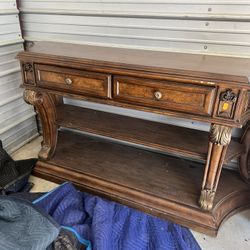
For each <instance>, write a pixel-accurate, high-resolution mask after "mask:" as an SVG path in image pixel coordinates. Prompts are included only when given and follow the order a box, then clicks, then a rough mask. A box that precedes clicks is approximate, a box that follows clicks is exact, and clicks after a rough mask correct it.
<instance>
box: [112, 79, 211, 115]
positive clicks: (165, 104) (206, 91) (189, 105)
mask: <svg viewBox="0 0 250 250" xmlns="http://www.w3.org/2000/svg"><path fill="white" fill-rule="evenodd" d="M113 93H114V96H113V98H114V100H117V101H121V102H126V103H132V104H138V105H143V106H148V107H155V108H161V109H166V110H173V111H174V110H177V111H182V112H187V113H194V114H201V115H211V113H212V108H213V103H214V99H215V87H213V86H203V85H202V86H201V85H196V84H188V83H187V84H185V83H175V82H166V81H158V80H152V81H151V80H145V79H142V78H132V77H125V76H124V77H120V76H115V77H114V84H113Z"/></svg>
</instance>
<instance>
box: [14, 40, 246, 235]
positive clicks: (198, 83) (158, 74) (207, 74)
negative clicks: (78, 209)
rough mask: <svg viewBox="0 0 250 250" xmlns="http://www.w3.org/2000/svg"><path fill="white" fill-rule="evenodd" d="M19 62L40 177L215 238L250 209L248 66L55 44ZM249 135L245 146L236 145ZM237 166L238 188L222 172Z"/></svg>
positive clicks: (33, 49) (42, 45)
mask: <svg viewBox="0 0 250 250" xmlns="http://www.w3.org/2000/svg"><path fill="white" fill-rule="evenodd" d="M18 58H19V59H20V61H21V67H22V72H23V87H24V88H25V91H24V99H25V101H26V102H28V103H30V104H32V105H34V106H35V108H36V110H37V111H38V113H39V115H40V118H41V122H42V126H43V138H44V139H43V142H42V149H41V151H40V153H39V161H38V163H37V165H36V167H35V170H34V173H35V174H36V175H38V176H41V177H44V178H47V179H50V180H53V181H56V182H63V181H65V180H69V181H72V182H73V183H74V184H75V185H77V186H78V187H80V188H82V189H83V190H85V191H88V192H92V193H95V194H98V195H101V196H104V197H106V198H109V199H112V200H115V201H118V202H121V203H123V204H126V205H128V206H131V207H134V208H138V209H140V210H142V211H145V212H147V213H150V214H153V215H157V216H160V217H163V218H166V219H169V220H172V221H174V222H176V223H180V224H182V225H184V226H188V227H190V228H193V229H195V230H198V231H201V232H205V233H208V234H212V235H216V233H217V230H218V228H219V226H220V224H221V223H222V221H224V219H225V218H227V217H229V216H230V215H232V214H233V213H235V212H236V211H239V210H242V209H245V208H248V207H250V186H249V185H248V183H247V182H249V180H250V125H249V123H248V121H249V120H250V119H249V118H250V83H249V78H248V76H249V75H250V59H243V58H242V59H241V58H230V57H216V56H207V55H206V56H205V55H191V54H181V53H167V52H153V51H143V50H132V49H118V48H107V47H95V46H85V45H72V44H60V43H50V42H36V43H34V44H31V46H29V49H27V51H25V52H21V53H19V55H18ZM63 97H70V98H74V99H81V100H87V101H91V102H96V103H102V104H108V105H113V106H119V107H124V108H130V109H136V110H143V111H147V112H154V113H158V114H164V115H168V116H173V117H181V118H186V119H191V120H197V121H202V122H207V123H210V124H211V130H210V133H207V132H202V131H197V130H194V129H188V128H182V127H177V126H173V125H166V124H160V123H157V122H152V121H147V120H143V119H139V118H132V117H127V116H122V115H117V114H112V113H108V112H102V111H96V110H91V109H86V108H81V107H76V106H71V105H67V104H65V103H64V102H63ZM242 127H244V128H243V129H244V132H243V135H242V139H241V141H239V140H236V139H231V134H232V129H233V128H242ZM62 128H70V129H74V130H78V131H82V132H84V133H81V134H79V133H76V132H72V130H71V131H68V130H65V129H62ZM110 138H111V139H112V140H110ZM124 142H126V143H129V144H130V145H128V144H125V143H124ZM236 157H239V158H240V160H239V173H240V174H241V178H240V174H239V173H238V172H236V171H230V170H227V169H223V170H222V166H223V164H224V163H226V162H229V161H230V160H231V159H233V158H236ZM221 170H222V171H221ZM243 180H244V181H243Z"/></svg>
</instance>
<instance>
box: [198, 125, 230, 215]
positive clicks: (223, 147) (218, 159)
mask: <svg viewBox="0 0 250 250" xmlns="http://www.w3.org/2000/svg"><path fill="white" fill-rule="evenodd" d="M231 134H232V128H230V127H226V126H222V125H216V124H213V125H212V126H211V130H210V137H209V145H208V156H207V162H206V167H205V173H204V177H203V183H202V190H201V196H200V200H199V203H200V206H201V208H202V209H203V210H211V209H212V207H213V200H214V196H215V192H216V189H217V186H218V182H219V178H220V174H221V169H222V165H223V161H224V158H225V155H226V151H227V147H228V144H229V143H230V140H231Z"/></svg>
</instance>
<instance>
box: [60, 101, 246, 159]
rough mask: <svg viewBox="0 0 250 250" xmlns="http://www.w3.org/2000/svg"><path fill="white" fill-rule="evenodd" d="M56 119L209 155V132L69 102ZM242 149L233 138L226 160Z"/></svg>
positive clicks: (163, 148)
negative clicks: (78, 105) (74, 104)
mask: <svg viewBox="0 0 250 250" xmlns="http://www.w3.org/2000/svg"><path fill="white" fill-rule="evenodd" d="M56 123H57V124H58V125H59V126H62V127H66V128H72V129H77V130H81V131H85V132H88V133H93V134H97V135H101V136H107V137H110V138H113V139H117V140H121V141H126V142H129V143H134V144H139V145H143V146H145V147H147V148H152V149H154V150H158V151H161V152H166V153H172V154H179V155H182V156H185V157H190V158H192V159H197V160H202V161H205V160H206V156H207V149H208V133H207V132H203V131H199V130H194V129H189V128H183V127H177V126H173V125H167V124H162V123H157V122H152V121H147V120H143V119H138V118H133V117H128V116H122V115H117V114H112V113H108V112H103V111H96V110H92V109H86V108H81V107H76V106H72V105H66V104H64V105H60V106H58V107H57V120H56ZM243 150H244V148H243V146H242V145H241V144H240V143H238V142H236V141H233V140H232V142H231V144H230V146H229V148H228V152H227V155H226V159H225V162H228V161H230V160H231V159H232V158H235V157H237V156H239V155H240V153H241V152H242V151H243Z"/></svg>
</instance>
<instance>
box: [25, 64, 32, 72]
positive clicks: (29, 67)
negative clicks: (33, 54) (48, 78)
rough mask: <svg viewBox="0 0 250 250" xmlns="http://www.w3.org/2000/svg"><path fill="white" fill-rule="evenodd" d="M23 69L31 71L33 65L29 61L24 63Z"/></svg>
mask: <svg viewBox="0 0 250 250" xmlns="http://www.w3.org/2000/svg"><path fill="white" fill-rule="evenodd" d="M23 70H24V71H26V72H33V66H32V64H31V63H24V64H23Z"/></svg>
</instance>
